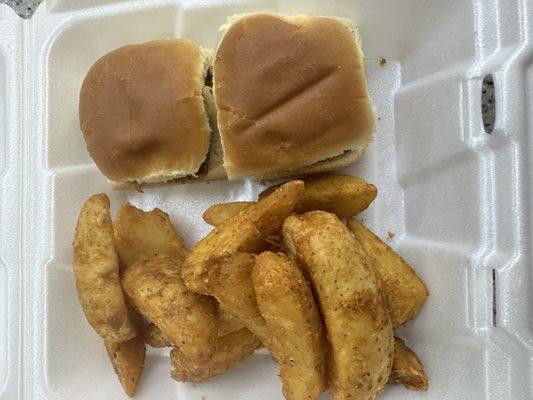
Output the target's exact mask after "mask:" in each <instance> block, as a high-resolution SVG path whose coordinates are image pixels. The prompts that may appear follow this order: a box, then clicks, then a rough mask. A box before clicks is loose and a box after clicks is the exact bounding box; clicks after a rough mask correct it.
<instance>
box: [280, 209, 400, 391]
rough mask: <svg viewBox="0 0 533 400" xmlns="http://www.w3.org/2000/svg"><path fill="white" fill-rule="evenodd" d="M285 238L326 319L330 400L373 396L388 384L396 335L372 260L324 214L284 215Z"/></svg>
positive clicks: (341, 226)
mask: <svg viewBox="0 0 533 400" xmlns="http://www.w3.org/2000/svg"><path fill="white" fill-rule="evenodd" d="M283 236H284V238H285V241H286V245H287V247H288V248H289V250H290V251H291V252H292V253H293V254H295V255H296V257H297V258H298V260H299V261H300V262H301V263H302V265H303V267H304V268H305V270H306V272H307V275H308V276H309V278H310V281H311V285H312V286H313V288H314V290H315V293H316V296H317V301H318V305H319V308H320V310H321V312H322V315H323V317H324V323H325V326H326V332H327V338H328V341H329V344H330V349H331V351H330V353H329V357H330V358H329V363H328V368H329V385H330V393H331V395H332V398H333V399H335V400H340V399H361V400H367V399H373V398H374V397H375V396H376V394H378V393H379V392H380V391H381V390H383V387H384V385H385V384H386V383H387V379H388V377H389V374H390V371H391V366H392V356H393V351H394V338H393V331H392V324H391V320H390V317H389V314H388V311H387V309H386V306H385V303H384V301H383V298H382V295H381V293H380V288H379V280H378V279H377V278H376V276H375V275H374V271H373V268H374V267H373V266H372V265H371V261H370V260H369V258H368V257H367V256H366V254H365V253H364V251H363V249H362V248H361V245H360V244H359V243H358V242H357V241H356V240H355V239H354V237H353V235H352V233H351V232H350V231H349V230H348V228H347V227H346V225H344V224H343V223H342V222H341V221H340V220H339V219H338V218H337V217H336V216H335V215H334V214H330V213H327V212H323V211H312V212H308V213H306V214H303V215H299V216H291V217H288V218H287V219H286V220H285V223H284V224H283Z"/></svg>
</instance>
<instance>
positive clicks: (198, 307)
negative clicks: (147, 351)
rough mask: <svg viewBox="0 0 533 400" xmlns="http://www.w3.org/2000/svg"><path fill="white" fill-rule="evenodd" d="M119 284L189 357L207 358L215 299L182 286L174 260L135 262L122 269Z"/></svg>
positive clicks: (211, 344)
mask: <svg viewBox="0 0 533 400" xmlns="http://www.w3.org/2000/svg"><path fill="white" fill-rule="evenodd" d="M122 286H123V287H124V290H125V291H126V293H127V296H128V299H129V300H130V301H131V303H132V304H133V305H134V306H135V308H136V309H137V310H138V311H139V312H140V313H141V314H143V315H144V316H145V317H147V318H149V319H150V320H151V321H152V322H153V323H154V324H155V325H157V327H158V328H159V329H161V331H162V333H163V334H164V335H165V336H166V337H167V338H168V340H169V341H170V343H172V344H173V345H174V346H177V347H179V348H180V349H181V351H182V352H183V353H184V354H185V355H186V356H187V357H188V358H189V359H191V360H204V359H207V358H209V357H211V355H212V354H213V353H214V351H215V346H216V341H217V336H218V331H217V327H218V315H217V306H216V302H215V300H214V299H213V298H211V297H207V296H202V295H198V294H196V293H193V292H191V291H189V290H188V289H187V288H186V287H185V285H184V284H183V281H182V279H181V274H180V262H179V261H178V260H175V259H170V258H166V257H154V258H151V259H149V260H143V261H139V262H137V263H135V264H133V265H132V266H131V267H129V268H128V269H126V271H124V274H123V276H122Z"/></svg>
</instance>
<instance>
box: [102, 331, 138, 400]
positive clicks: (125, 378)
mask: <svg viewBox="0 0 533 400" xmlns="http://www.w3.org/2000/svg"><path fill="white" fill-rule="evenodd" d="M104 343H105V348H106V350H107V355H108V356H109V359H110V360H111V364H112V365H113V369H114V370H115V373H116V374H117V376H118V379H119V380H120V383H121V384H122V387H123V388H124V391H125V392H126V394H127V395H128V396H130V397H133V396H134V395H135V392H136V391H137V385H138V384H139V381H140V379H141V373H142V371H143V368H144V358H145V354H146V348H145V346H144V341H143V339H142V338H141V337H140V336H137V337H136V338H134V339H131V340H128V341H127V342H120V343H117V342H111V341H109V340H105V341H104Z"/></svg>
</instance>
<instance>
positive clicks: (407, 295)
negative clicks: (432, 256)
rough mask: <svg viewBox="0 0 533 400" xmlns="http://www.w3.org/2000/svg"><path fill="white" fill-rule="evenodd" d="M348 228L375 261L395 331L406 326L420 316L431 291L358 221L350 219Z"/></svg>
mask: <svg viewBox="0 0 533 400" xmlns="http://www.w3.org/2000/svg"><path fill="white" fill-rule="evenodd" d="M347 225H348V228H350V230H351V231H352V233H353V234H354V235H355V238H356V239H357V241H358V242H359V243H360V244H361V246H362V247H363V249H364V251H365V253H366V254H367V256H368V257H370V258H371V259H372V261H373V262H372V265H373V266H374V267H375V271H376V273H377V275H378V277H379V279H380V280H381V288H382V290H383V294H384V295H385V298H386V299H387V303H388V305H389V314H390V316H391V320H392V325H393V326H394V327H395V328H396V327H398V326H400V325H403V324H404V323H406V322H407V321H409V320H410V319H411V318H413V316H414V315H415V314H416V313H417V312H418V310H419V309H420V306H421V305H422V303H424V301H425V300H426V298H427V297H428V295H429V291H428V288H427V287H426V285H425V284H424V282H422V280H421V279H420V278H419V277H418V276H417V275H416V273H415V271H414V270H413V268H411V266H410V265H409V264H407V263H406V262H405V261H404V260H403V259H402V258H401V257H400V256H399V255H398V254H396V253H395V252H394V250H392V249H391V248H390V247H389V246H387V245H386V244H385V243H384V242H383V241H382V240H381V239H380V238H378V237H377V236H376V235H374V234H373V233H372V232H371V231H370V230H369V229H367V228H366V227H365V226H364V225H363V224H362V223H361V222H359V220H358V219H357V218H355V217H353V218H350V219H349V220H348V223H347Z"/></svg>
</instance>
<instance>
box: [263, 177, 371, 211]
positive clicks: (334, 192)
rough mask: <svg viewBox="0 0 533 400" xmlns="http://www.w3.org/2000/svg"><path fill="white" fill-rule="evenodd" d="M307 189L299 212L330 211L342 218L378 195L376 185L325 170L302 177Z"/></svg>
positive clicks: (299, 205)
mask: <svg viewBox="0 0 533 400" xmlns="http://www.w3.org/2000/svg"><path fill="white" fill-rule="evenodd" d="M302 180H303V181H304V182H305V190H304V192H303V193H302V196H301V198H300V201H299V202H298V205H297V206H296V208H295V210H294V211H295V212H296V213H297V214H301V213H305V212H307V211H315V210H321V211H328V212H331V213H333V214H336V215H337V216H338V217H339V218H348V217H351V216H352V215H357V214H359V213H360V212H362V211H364V210H366V209H367V208H368V206H369V205H370V203H372V202H373V201H374V199H375V198H376V196H377V193H378V191H377V189H376V187H375V186H374V185H372V184H370V183H367V182H366V181H365V180H364V179H361V178H358V177H355V176H350V175H344V174H337V173H332V172H325V173H321V174H317V175H311V176H308V177H304V178H302ZM275 189H276V186H274V187H271V188H268V189H266V190H264V191H263V192H261V193H260V194H259V199H262V198H264V197H265V196H268V195H269V194H270V193H271V192H272V191H273V190H275Z"/></svg>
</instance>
